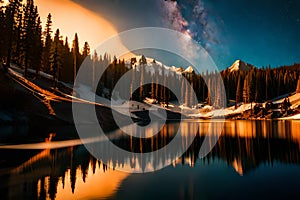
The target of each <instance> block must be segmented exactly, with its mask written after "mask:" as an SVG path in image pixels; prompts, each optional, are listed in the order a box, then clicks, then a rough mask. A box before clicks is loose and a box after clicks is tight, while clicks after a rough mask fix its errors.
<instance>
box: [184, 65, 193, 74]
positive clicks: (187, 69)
mask: <svg viewBox="0 0 300 200" xmlns="http://www.w3.org/2000/svg"><path fill="white" fill-rule="evenodd" d="M193 72H194V68H193V67H192V66H189V67H188V68H186V69H185V70H184V72H183V73H193Z"/></svg>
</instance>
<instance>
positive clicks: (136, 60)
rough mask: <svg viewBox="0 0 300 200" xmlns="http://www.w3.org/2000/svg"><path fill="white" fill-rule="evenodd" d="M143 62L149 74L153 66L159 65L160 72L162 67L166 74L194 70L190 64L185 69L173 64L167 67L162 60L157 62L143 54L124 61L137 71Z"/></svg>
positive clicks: (128, 66)
mask: <svg viewBox="0 0 300 200" xmlns="http://www.w3.org/2000/svg"><path fill="white" fill-rule="evenodd" d="M145 62H146V66H147V68H146V71H150V72H151V74H153V73H154V72H155V70H154V68H156V67H159V73H160V74H161V73H162V69H164V73H165V75H168V74H169V73H170V72H174V73H176V74H177V75H181V74H182V73H187V72H190V73H191V72H192V71H194V69H193V67H192V66H189V67H188V68H187V69H186V70H184V69H183V68H182V67H175V66H171V67H169V66H167V65H164V64H163V63H162V62H159V61H157V60H155V59H153V58H148V57H144V56H143V55H139V56H135V57H132V58H130V59H127V60H126V61H125V64H126V66H127V68H131V66H132V67H134V68H136V69H137V70H138V71H139V69H140V67H141V65H143V63H144V64H145Z"/></svg>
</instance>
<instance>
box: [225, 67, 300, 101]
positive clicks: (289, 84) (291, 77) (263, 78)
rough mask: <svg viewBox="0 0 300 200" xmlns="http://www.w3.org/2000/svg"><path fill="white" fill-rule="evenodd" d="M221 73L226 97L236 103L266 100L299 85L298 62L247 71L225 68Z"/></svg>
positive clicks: (299, 68)
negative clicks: (290, 64)
mask: <svg viewBox="0 0 300 200" xmlns="http://www.w3.org/2000/svg"><path fill="white" fill-rule="evenodd" d="M221 75H222V77H223V80H224V85H225V88H226V93H227V99H231V100H235V101H236V102H237V103H239V102H244V103H249V102H264V101H268V100H271V99H274V98H276V97H279V96H281V95H284V94H288V93H292V92H295V91H296V89H297V88H296V87H297V84H298V88H299V87H300V79H299V76H300V64H294V65H292V66H282V67H278V68H270V67H267V68H264V67H262V68H256V67H253V68H251V69H250V70H249V71H241V70H238V71H233V72H231V71H230V70H229V69H226V70H224V71H222V73H221ZM298 92H300V90H299V89H298Z"/></svg>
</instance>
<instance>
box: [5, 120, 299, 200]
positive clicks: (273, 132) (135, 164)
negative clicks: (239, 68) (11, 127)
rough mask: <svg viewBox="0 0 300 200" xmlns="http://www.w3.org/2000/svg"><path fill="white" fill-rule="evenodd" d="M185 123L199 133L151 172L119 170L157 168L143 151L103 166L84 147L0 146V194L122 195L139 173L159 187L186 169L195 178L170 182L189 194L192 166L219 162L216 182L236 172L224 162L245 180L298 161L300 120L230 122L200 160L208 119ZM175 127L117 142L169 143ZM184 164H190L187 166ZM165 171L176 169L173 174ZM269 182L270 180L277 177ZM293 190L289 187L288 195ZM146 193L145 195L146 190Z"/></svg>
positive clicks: (144, 147)
mask: <svg viewBox="0 0 300 200" xmlns="http://www.w3.org/2000/svg"><path fill="white" fill-rule="evenodd" d="M184 123H185V124H184V126H182V127H183V128H182V130H181V134H182V137H188V136H189V134H196V138H195V140H194V142H193V144H192V145H191V146H190V147H189V149H188V150H187V151H186V152H185V153H184V154H183V156H182V157H181V158H180V159H178V160H176V161H174V162H173V167H168V168H166V169H164V170H161V171H160V172H156V173H151V174H147V175H139V176H137V175H131V174H128V173H123V172H120V171H118V170H116V169H122V168H128V169H130V168H133V169H134V168H139V167H142V168H143V167H144V168H147V167H148V168H151V167H155V166H149V163H150V162H147V158H144V157H143V154H141V156H137V157H134V158H133V157H130V158H122V159H119V160H118V161H116V162H114V161H111V162H105V163H107V165H105V164H104V163H103V162H102V161H98V160H96V159H95V158H94V157H92V156H91V155H90V154H89V152H88V151H87V150H86V149H85V147H84V146H74V147H68V148H63V149H51V150H50V149H45V150H43V151H28V150H26V151H25V150H0V155H1V160H0V163H1V164H0V180H1V182H0V196H1V197H3V198H4V199H6V198H7V199H71V198H75V197H76V198H77V199H79V198H83V199H89V198H116V197H118V198H119V197H120V196H119V195H120V194H122V195H123V194H124V190H122V189H120V188H122V187H129V186H130V185H134V184H138V185H139V184H141V183H140V182H139V181H140V180H139V179H142V178H141V177H152V179H154V177H156V179H159V180H156V181H153V183H155V184H157V185H155V187H158V186H159V184H160V181H162V180H165V179H166V180H173V179H176V180H178V179H177V178H179V180H180V177H181V176H182V174H185V176H187V177H189V179H188V180H189V181H192V182H190V183H189V182H187V183H185V182H184V179H182V183H180V182H176V181H170V182H168V184H170V185H178V187H176V188H177V189H178V188H181V186H180V185H183V187H182V191H181V193H180V194H182V195H183V197H184V194H185V191H186V190H187V191H191V190H193V191H192V192H191V195H192V194H193V195H195V193H197V189H196V188H194V187H195V184H196V183H198V182H199V180H198V179H197V176H199V173H200V174H201V173H203V172H201V170H200V171H197V175H195V177H194V175H193V173H195V172H194V171H192V169H196V168H199V169H202V166H207V167H208V168H211V169H213V168H214V166H218V168H217V170H216V171H217V172H218V173H220V177H218V178H216V179H215V181H216V182H222V180H223V178H222V177H227V176H230V177H232V176H234V175H233V174H231V173H230V171H223V170H224V169H226V168H224V165H223V163H226V165H227V167H229V168H230V169H234V170H235V174H238V175H244V176H245V177H243V178H244V179H245V180H248V176H246V175H247V174H249V175H253V174H255V173H254V172H259V171H260V170H262V166H268V167H270V168H272V167H273V166H276V163H281V164H285V165H287V166H300V165H299V164H300V151H299V150H300V122H299V121H298V122H297V121H226V123H225V127H224V129H223V133H222V136H221V137H220V139H219V141H218V143H217V145H216V146H215V147H214V148H213V150H212V152H211V153H210V154H209V155H208V156H207V157H205V158H204V159H199V158H198V153H199V150H200V147H201V143H202V142H203V139H204V137H205V136H206V134H207V130H208V123H206V122H195V121H189V122H188V121H187V122H184ZM196 123H200V126H199V128H198V129H194V128H193V126H196ZM177 128H178V124H167V125H166V126H165V127H164V128H163V129H162V131H161V133H160V134H159V136H156V137H154V138H152V139H148V140H147V139H143V140H137V139H135V138H132V137H126V136H121V138H119V139H115V140H114V142H115V143H116V144H118V145H119V146H120V147H122V148H124V149H128V150H131V151H140V152H143V151H149V150H152V149H158V148H160V146H163V145H166V144H168V142H169V141H170V140H171V139H172V138H173V137H174V135H173V133H174V132H173V131H176V129H177ZM116 132H118V130H117V131H116ZM56 135H59V133H57V134H56ZM182 145H184V144H182ZM104 148H105V147H104ZM173 153H174V152H173ZM168 157H170V155H166V156H165V158H164V159H167V158H168ZM162 161H163V159H162ZM180 166H183V167H189V169H186V168H182V167H180ZM173 170H175V171H176V172H178V173H179V174H181V175H179V174H177V173H175V172H174V171H173ZM226 170H227V169H226ZM286 170H290V169H289V168H287V169H286ZM164 172H166V173H164ZM160 173H162V174H163V176H158V177H157V176H156V175H157V174H160ZM206 173H207V176H210V177H214V173H215V172H214V173H212V172H207V171H206ZM293 173H295V171H293ZM296 173H297V174H294V175H295V176H296V177H297V176H299V175H300V168H298V170H296ZM167 174H173V176H174V177H170V176H171V175H167ZM202 175H203V174H202ZM258 177H259V178H260V179H263V175H258ZM232 180H235V178H234V177H233V178H232ZM268 181H269V182H270V184H272V183H271V182H272V181H273V180H272V179H270V180H268ZM125 182H126V184H125ZM162 182H164V181H162ZM216 182H214V183H211V182H209V181H208V182H207V184H208V185H212V186H213V185H214V184H217V183H216ZM149 183H150V182H149ZM151 183H152V182H151ZM124 184H125V185H124ZM185 184H187V185H185ZM179 186H180V187H179ZM170 187H171V186H170ZM223 187H225V186H224V185H223ZM193 188H194V189H193ZM180 190H181V189H180ZM169 192H172V191H165V193H169ZM266 192H267V191H266ZM290 192H291V191H287V194H289V193H290ZM119 193H120V194H119ZM180 194H177V195H180ZM188 194H190V193H189V192H188ZM144 195H145V198H146V197H147V194H144ZM160 195H161V196H160V197H163V196H164V194H160ZM193 195H192V196H191V197H190V196H189V195H188V197H189V198H193ZM125 196H126V195H125ZM150 196H151V195H150ZM196 196H197V195H196ZM177 198H179V196H177Z"/></svg>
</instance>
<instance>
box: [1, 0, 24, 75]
mask: <svg viewBox="0 0 300 200" xmlns="http://www.w3.org/2000/svg"><path fill="white" fill-rule="evenodd" d="M21 5H22V0H10V1H9V3H8V4H7V6H6V7H5V33H4V35H5V39H4V40H5V41H6V42H5V45H4V49H6V50H7V54H6V66H4V69H5V70H7V66H10V63H11V56H12V50H13V48H12V44H13V41H15V39H16V38H14V36H15V34H14V27H15V24H16V19H17V17H18V15H19V13H20V11H21Z"/></svg>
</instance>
